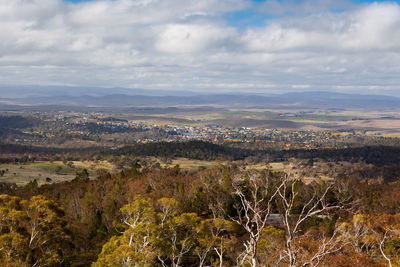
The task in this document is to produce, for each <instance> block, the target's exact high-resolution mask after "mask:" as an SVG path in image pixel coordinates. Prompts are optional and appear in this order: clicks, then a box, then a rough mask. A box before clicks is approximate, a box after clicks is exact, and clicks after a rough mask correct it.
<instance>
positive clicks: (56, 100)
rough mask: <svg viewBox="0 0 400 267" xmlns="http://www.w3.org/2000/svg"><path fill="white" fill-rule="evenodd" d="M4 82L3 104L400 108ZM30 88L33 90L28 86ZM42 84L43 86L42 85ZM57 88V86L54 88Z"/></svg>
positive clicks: (395, 105) (331, 98) (399, 104)
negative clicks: (22, 85) (24, 84)
mask: <svg viewBox="0 0 400 267" xmlns="http://www.w3.org/2000/svg"><path fill="white" fill-rule="evenodd" d="M5 88H6V87H1V86H0V96H1V97H0V101H1V103H2V104H3V105H5V104H6V105H29V106H49V105H53V106H54V105H59V106H70V107H76V106H79V107H104V108H112V107H118V108H130V107H173V106H193V105H196V106H224V107H226V106H229V107H247V108H286V109H291V108H293V109H300V108H301V109H307V108H309V109H368V110H388V109H400V98H397V97H393V96H385V95H358V94H343V93H333V92H315V91H308V92H296V93H285V94H280V95H278V94H276V95H258V94H198V93H197V94H196V93H194V92H180V91H151V90H141V89H124V88H108V89H105V88H90V87H84V88H80V89H77V88H75V87H40V89H37V90H36V89H34V88H31V87H15V88H11V89H10V88H9V87H7V88H8V89H7V90H6V89H5ZM28 88H30V89H31V90H32V91H31V92H30V93H28V92H26V90H27V89H28ZM38 88H39V87H38ZM52 88H53V89H54V90H53V89H52Z"/></svg>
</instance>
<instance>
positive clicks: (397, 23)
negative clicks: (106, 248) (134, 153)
mask: <svg viewBox="0 0 400 267" xmlns="http://www.w3.org/2000/svg"><path fill="white" fill-rule="evenodd" d="M0 84H1V85H23V84H24V85H28V84H29V85H33V84H34V85H68V86H98V87H110V88H111V87H126V88H142V89H149V90H150V89H156V90H190V91H198V92H203V93H207V92H213V93H215V92H221V93H223V92H234V93H235V92H237V93H247V92H248V93H250V92H258V93H282V92H288V91H313V90H315V91H334V92H340V93H374V94H375V93H376V94H389V95H400V86H399V84H400V1H362V0H304V1H301V0H265V1H263V0H90V1H87V0H86V1H82V0H12V1H10V0H0Z"/></svg>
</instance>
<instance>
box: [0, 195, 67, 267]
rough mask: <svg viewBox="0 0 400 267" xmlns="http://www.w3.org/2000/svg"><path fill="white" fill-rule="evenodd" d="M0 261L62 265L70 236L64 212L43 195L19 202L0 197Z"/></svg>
mask: <svg viewBox="0 0 400 267" xmlns="http://www.w3.org/2000/svg"><path fill="white" fill-rule="evenodd" d="M0 230H1V232H0V261H2V262H3V263H7V264H11V263H17V264H29V265H33V266H46V265H47V266H49V265H58V264H62V263H63V262H64V261H65V259H64V258H63V257H64V252H65V251H66V250H67V249H68V245H69V241H70V239H71V238H70V235H69V230H68V227H67V223H66V220H65V217H64V211H63V210H62V209H61V208H60V207H58V205H57V204H56V203H55V202H54V201H51V200H48V199H47V198H45V197H44V196H41V195H39V196H34V197H32V198H31V199H30V200H21V199H20V198H18V197H11V196H8V195H1V196H0Z"/></svg>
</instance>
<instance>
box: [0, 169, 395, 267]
mask: <svg viewBox="0 0 400 267" xmlns="http://www.w3.org/2000/svg"><path fill="white" fill-rule="evenodd" d="M90 178H93V179H90ZM1 191H2V192H1V193H2V194H3V195H1V197H0V202H1V203H2V205H1V210H0V214H1V215H0V216H1V221H0V223H1V235H0V257H1V261H2V264H3V265H8V266H33V265H34V266H89V265H92V266H210V265H212V266H234V265H238V266H317V265H321V266H327V265H329V266H385V265H386V264H388V262H389V261H390V262H391V264H393V266H395V264H396V262H397V259H398V256H400V254H399V253H400V251H399V249H400V236H399V233H400V232H399V231H400V228H399V225H400V224H399V223H400V215H399V214H400V208H399V207H400V205H399V204H400V203H399V201H400V197H399V196H400V184H399V183H398V182H397V181H396V182H392V183H386V182H384V181H383V180H360V179H355V178H351V177H346V179H337V180H336V181H335V182H334V183H333V184H331V183H324V182H321V181H320V182H314V183H311V184H304V183H303V182H302V181H301V180H298V179H296V177H290V176H288V175H287V174H285V173H281V172H274V171H272V170H271V169H269V168H268V167H266V168H265V169H264V170H251V169H249V170H244V169H243V168H241V167H238V166H234V165H226V164H225V165H224V164H217V165H216V166H215V167H214V168H212V169H207V170H202V171H196V172H187V171H182V170H181V169H180V168H179V166H175V167H174V168H166V169H165V168H159V167H148V166H141V164H140V162H135V163H134V164H133V165H132V167H131V168H129V169H125V170H123V171H121V172H120V173H117V174H110V173H108V172H103V173H100V174H99V175H98V177H89V175H88V172H87V171H85V170H84V171H82V172H80V173H78V174H77V176H76V178H75V179H74V180H73V181H71V182H65V183H59V184H51V185H43V186H41V187H38V185H37V183H35V181H33V182H31V183H29V184H28V185H26V186H25V187H15V186H12V185H4V184H3V185H2V187H1Z"/></svg>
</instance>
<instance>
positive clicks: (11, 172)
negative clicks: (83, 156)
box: [0, 161, 114, 186]
mask: <svg viewBox="0 0 400 267" xmlns="http://www.w3.org/2000/svg"><path fill="white" fill-rule="evenodd" d="M72 163H73V165H71V166H68V165H66V164H64V163H62V162H61V161H55V162H35V163H29V164H22V165H19V164H0V170H8V171H7V172H6V173H5V174H4V176H3V177H0V182H6V183H16V184H17V185H19V186H22V185H25V184H27V183H29V182H30V181H32V180H34V179H36V180H37V181H38V183H39V185H42V184H46V183H59V182H63V181H69V180H72V179H74V178H75V176H76V173H77V172H80V171H82V170H83V169H87V170H88V172H89V175H90V177H91V178H94V177H95V176H96V173H97V171H98V170H99V169H106V170H109V171H112V170H113V169H114V166H113V165H112V164H110V163H108V162H105V161H102V162H92V161H84V162H82V161H74V162H72ZM47 178H50V179H51V180H48V179H47ZM46 179H47V181H46Z"/></svg>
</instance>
